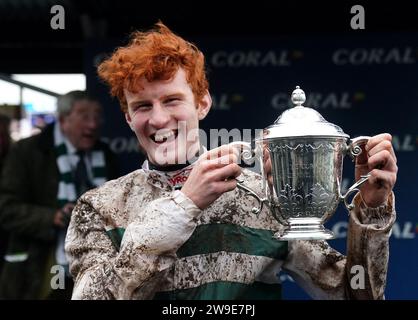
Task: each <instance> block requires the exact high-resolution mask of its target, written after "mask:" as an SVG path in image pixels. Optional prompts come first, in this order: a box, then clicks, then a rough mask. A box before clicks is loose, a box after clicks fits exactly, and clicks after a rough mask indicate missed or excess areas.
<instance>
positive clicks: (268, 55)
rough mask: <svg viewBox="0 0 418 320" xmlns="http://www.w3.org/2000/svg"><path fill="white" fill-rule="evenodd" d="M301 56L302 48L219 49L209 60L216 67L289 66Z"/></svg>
mask: <svg viewBox="0 0 418 320" xmlns="http://www.w3.org/2000/svg"><path fill="white" fill-rule="evenodd" d="M301 58H303V52H302V51H300V50H293V51H289V50H281V51H275V50H268V51H260V50H248V51H245V50H234V51H226V50H219V51H216V52H215V53H214V54H213V55H212V56H211V57H210V60H209V61H210V63H211V65H212V66H213V67H216V68H228V67H229V68H241V67H288V66H290V65H291V63H292V61H295V60H298V59H301Z"/></svg>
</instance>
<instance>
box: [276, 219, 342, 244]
mask: <svg viewBox="0 0 418 320" xmlns="http://www.w3.org/2000/svg"><path fill="white" fill-rule="evenodd" d="M274 238H276V239H278V240H285V241H288V240H328V239H334V238H335V235H334V233H333V232H332V231H330V230H328V229H325V227H324V226H323V225H322V223H321V220H320V219H317V218H294V219H289V225H288V226H286V227H285V229H284V230H283V232H277V233H275V234H274Z"/></svg>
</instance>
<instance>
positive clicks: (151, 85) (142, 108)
mask: <svg viewBox="0 0 418 320" xmlns="http://www.w3.org/2000/svg"><path fill="white" fill-rule="evenodd" d="M139 87H140V90H139V91H137V92H131V91H128V90H126V89H125V91H124V92H125V98H126V102H127V105H128V111H127V112H126V113H125V117H126V121H127V122H128V124H129V126H130V127H131V128H132V130H133V131H134V132H135V134H136V136H137V138H138V141H139V143H140V145H141V147H142V149H143V150H144V151H145V153H146V154H147V157H148V159H149V161H151V162H152V163H154V164H157V165H161V166H163V165H171V164H180V163H185V160H186V159H188V160H189V159H190V158H191V157H193V156H195V155H196V153H197V152H198V150H199V147H200V144H199V139H198V134H197V133H198V128H199V120H202V119H203V118H204V117H205V116H206V114H207V113H208V111H209V109H210V107H211V103H212V101H211V98H210V96H209V93H207V94H206V95H205V96H204V97H203V98H202V99H201V101H199V102H198V105H197V106H196V102H195V98H194V95H193V92H192V90H191V87H190V85H189V84H188V83H187V81H186V74H185V72H184V70H183V69H179V70H178V71H177V72H176V74H175V75H174V77H173V78H172V79H170V80H157V81H153V82H148V81H147V80H146V79H145V78H142V79H141V81H140V83H139Z"/></svg>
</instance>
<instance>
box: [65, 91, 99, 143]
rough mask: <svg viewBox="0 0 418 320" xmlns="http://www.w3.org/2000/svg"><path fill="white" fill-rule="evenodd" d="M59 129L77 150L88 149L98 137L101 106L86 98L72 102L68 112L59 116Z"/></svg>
mask: <svg viewBox="0 0 418 320" xmlns="http://www.w3.org/2000/svg"><path fill="white" fill-rule="evenodd" d="M59 121H60V125H61V130H62V132H63V133H64V135H65V136H66V137H67V139H68V140H69V141H70V142H71V144H72V145H73V146H74V147H75V148H76V149H77V150H84V151H87V150H90V149H91V148H92V147H93V146H94V145H95V143H96V142H97V139H98V137H99V130H100V126H101V123H102V108H101V106H100V104H99V103H98V102H96V101H91V100H87V99H83V100H77V101H75V102H74V104H73V106H72V108H71V111H70V113H68V114H67V115H64V116H61V117H60V119H59Z"/></svg>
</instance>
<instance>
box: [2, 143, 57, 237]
mask: <svg viewBox="0 0 418 320" xmlns="http://www.w3.org/2000/svg"><path fill="white" fill-rule="evenodd" d="M26 150H29V149H26V148H24V146H23V144H20V143H17V144H16V145H14V146H13V147H12V148H11V150H10V152H9V154H8V156H7V159H6V161H5V164H4V167H3V169H2V176H1V179H0V224H1V225H2V227H3V228H4V229H5V230H7V231H9V232H12V233H18V234H21V235H24V236H28V237H32V238H34V239H41V240H44V241H50V240H52V239H53V238H54V236H55V230H54V224H53V222H54V215H55V214H56V211H57V209H56V208H54V207H48V206H42V205H37V204H34V203H31V202H30V200H29V199H30V198H31V197H33V196H34V195H33V189H32V188H35V186H34V185H32V184H34V183H37V184H38V186H41V185H42V184H43V183H45V181H37V182H34V181H32V180H31V179H30V177H31V174H30V170H39V169H38V168H34V167H33V166H31V163H30V161H32V159H31V157H30V156H28V154H27V152H26ZM32 164H33V163H32Z"/></svg>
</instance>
